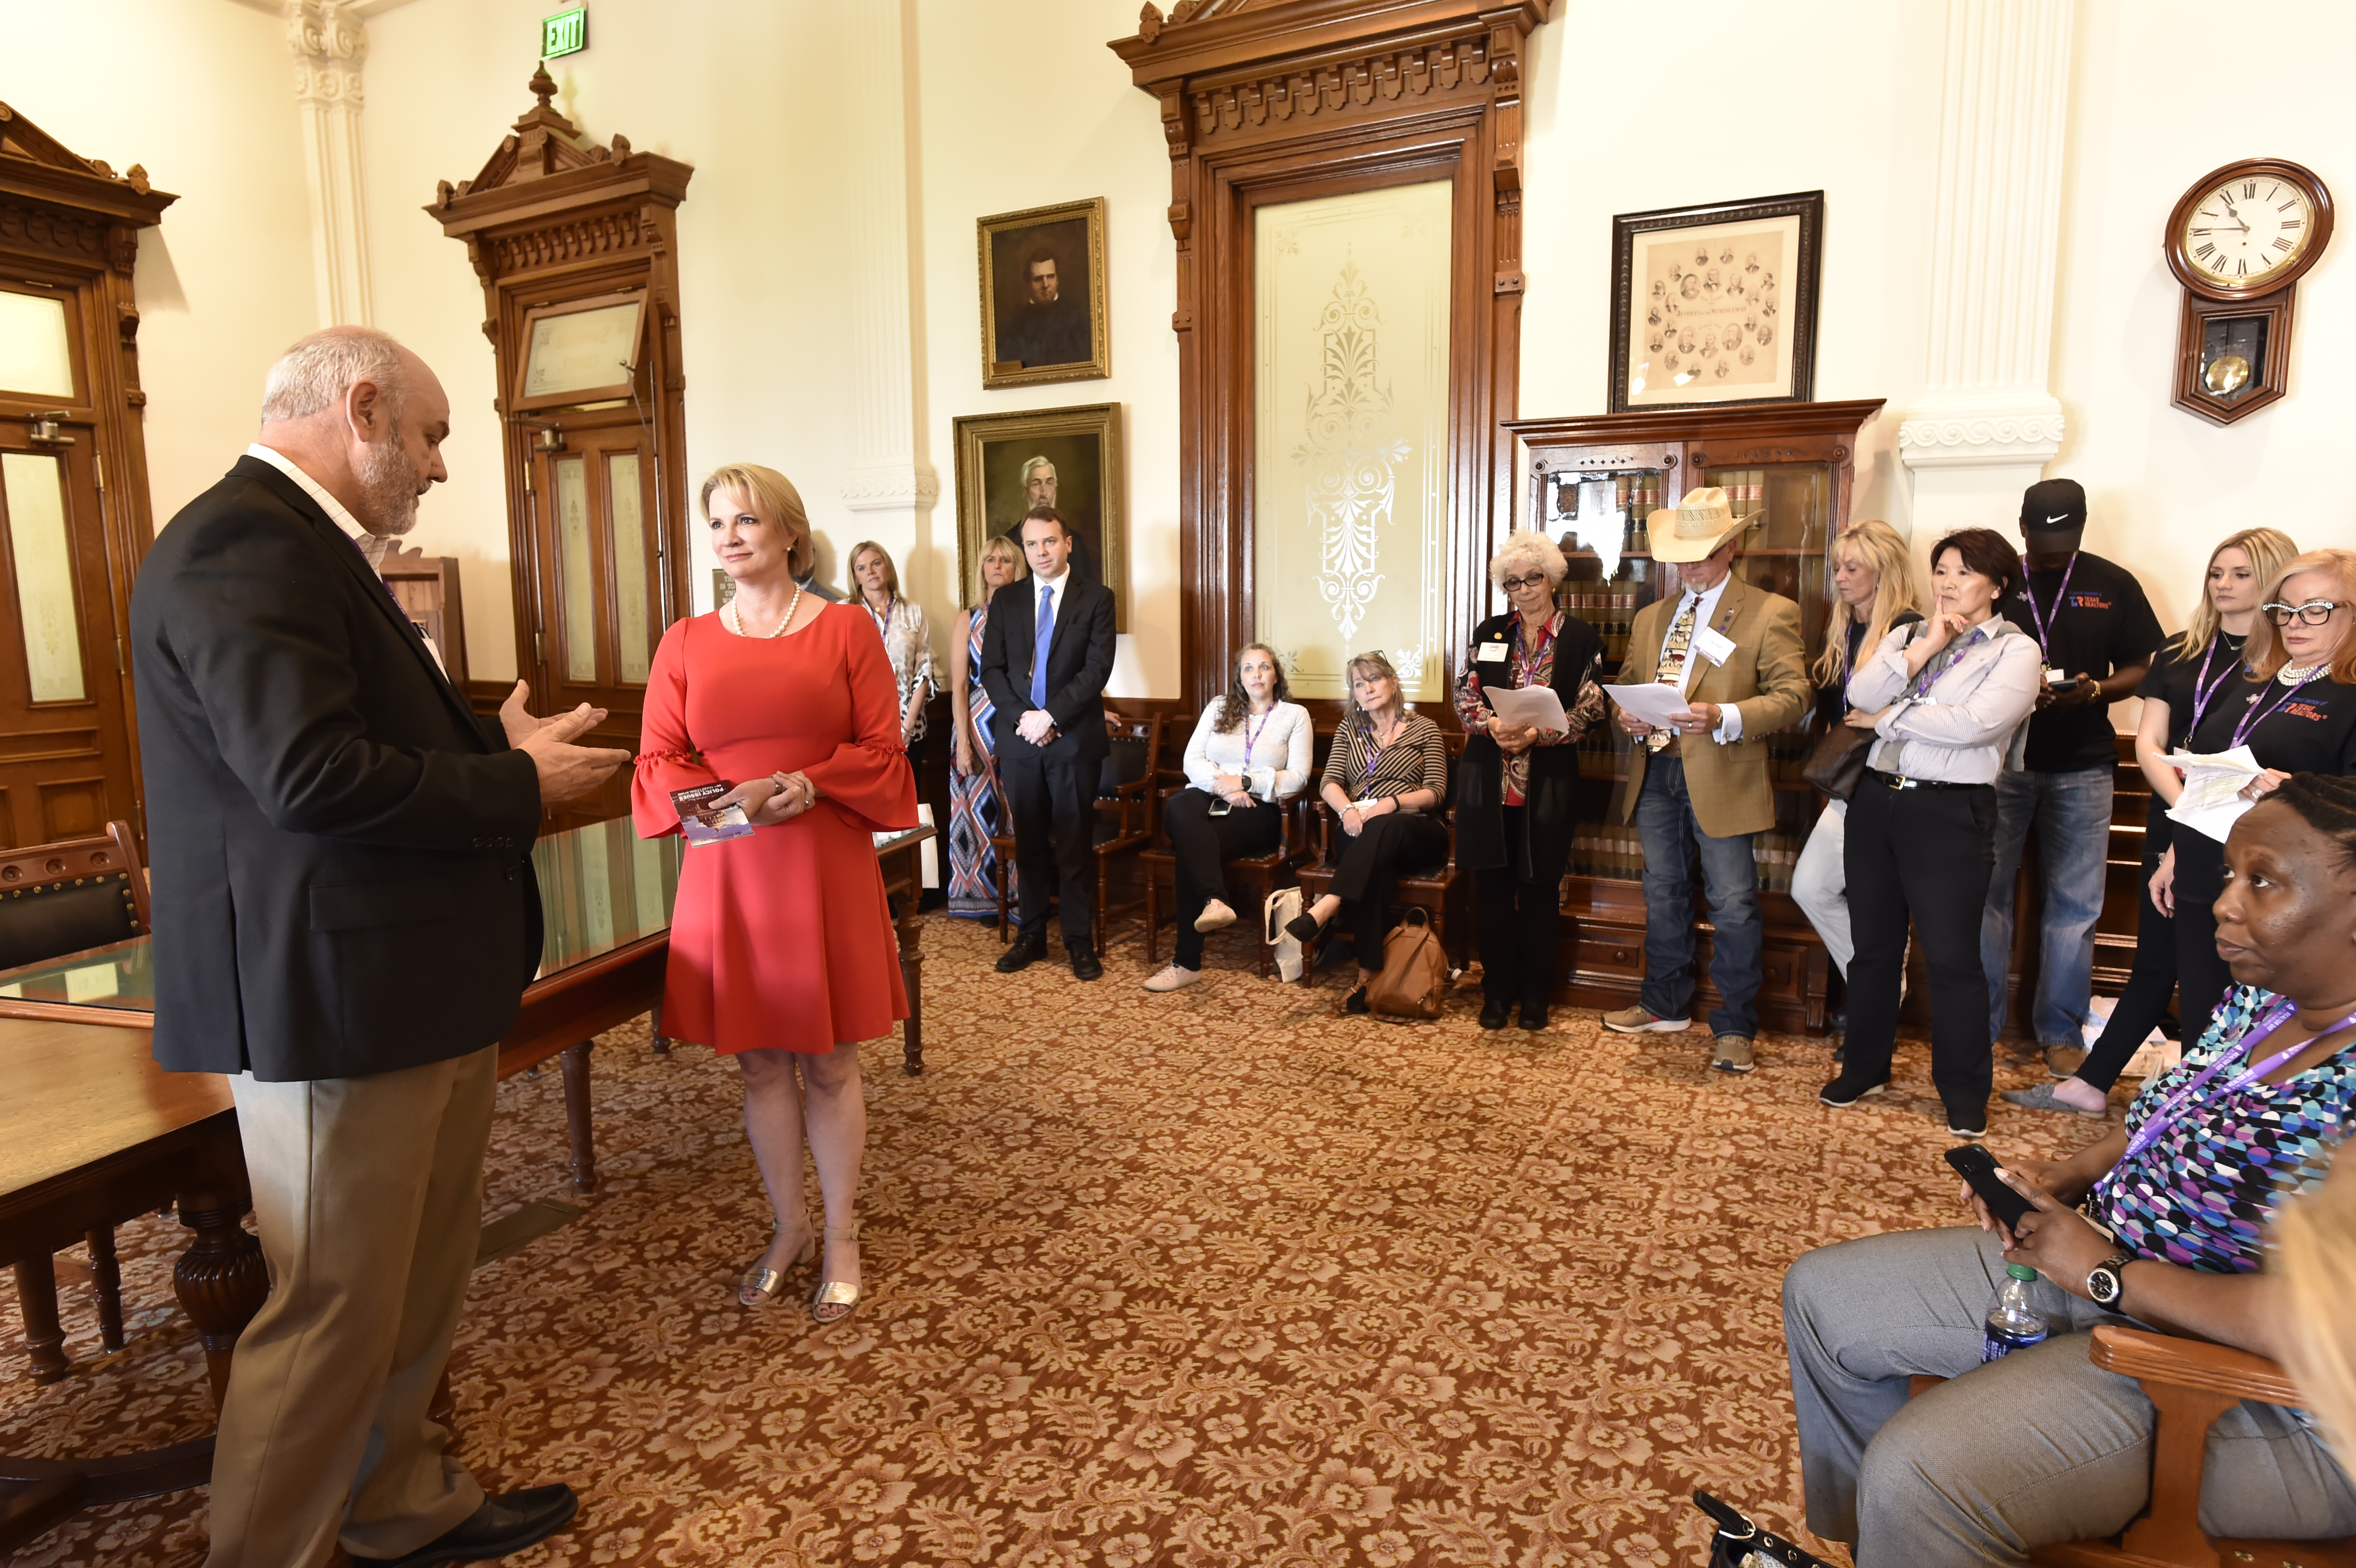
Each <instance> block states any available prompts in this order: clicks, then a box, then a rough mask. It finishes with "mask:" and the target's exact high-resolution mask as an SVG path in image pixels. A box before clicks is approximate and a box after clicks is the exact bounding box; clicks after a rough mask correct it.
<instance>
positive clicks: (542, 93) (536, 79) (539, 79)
mask: <svg viewBox="0 0 2356 1568" xmlns="http://www.w3.org/2000/svg"><path fill="white" fill-rule="evenodd" d="M531 95H532V96H533V97H534V98H537V99H539V100H540V106H541V108H542V109H546V108H547V107H548V101H549V100H550V99H552V98H554V97H555V96H556V79H555V78H553V77H552V76H550V75H549V74H548V67H547V66H546V65H545V64H542V65H536V66H534V67H532V68H531Z"/></svg>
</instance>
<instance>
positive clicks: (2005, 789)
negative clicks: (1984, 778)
mask: <svg viewBox="0 0 2356 1568" xmlns="http://www.w3.org/2000/svg"><path fill="white" fill-rule="evenodd" d="M2114 772H2115V770H2114V769H2113V768H2111V767H2110V766H2109V765H2108V764H2105V765H2104V766H2102V767H2099V768H2082V769H2079V770H2076V771H2074V772H2071V773H2028V772H2023V773H2003V774H1999V775H1998V776H1997V781H1996V808H1997V824H1996V870H1995V874H1994V875H1992V876H1991V877H1989V879H1988V891H1987V906H1986V907H1985V908H1983V909H1982V910H1981V912H1980V966H1981V967H1982V968H1984V969H1986V970H1987V984H1988V1038H1989V1039H1990V1040H1995V1039H1997V1038H1998V1037H2000V1036H2001V1035H2002V1034H2003V1033H2004V1013H2005V1007H2004V990H2005V974H2006V971H2007V970H2008V969H2009V968H2010V966H2011V964H2012V884H2013V880H2014V879H2015V878H2016V877H2017V876H2018V875H2019V870H2020V846H2021V842H2022V840H2024V839H2026V838H2027V837H2029V824H2030V823H2031V822H2034V823H2036V824H2037V844H2038V853H2039V857H2040V860H2041V861H2042V864H2043V866H2044V872H2045V929H2044V931H2043V932H2042V933H2040V942H2039V948H2040V957H2039V963H2038V968H2037V997H2036V1000H2035V1002H2034V1003H2033V1004H2032V1005H2031V1007H2030V1008H2029V1020H2028V1021H2029V1026H2030V1027H2029V1029H2028V1030H2027V1031H2026V1032H2027V1033H2029V1035H2030V1036H2031V1037H2032V1038H2033V1039H2035V1040H2036V1041H2037V1043H2038V1044H2039V1045H2040V1046H2047V1045H2083V1044H2084V1043H2085V1039H2084V1035H2083V1030H2084V1028H2085V1022H2086V1018H2087V1002H2088V999H2089V998H2090V997H2091V996H2092V995H2093V993H2094V922H2095V920H2096V918H2097V917H2099V916H2100V915H2101V914H2102V912H2103V868H2104V863H2105V862H2106V861H2107V860H2108V859H2109V854H2110V847H2111V780H2112V774H2113V773H2114Z"/></svg>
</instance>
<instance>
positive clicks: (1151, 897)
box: [1138, 784, 1317, 980]
mask: <svg viewBox="0 0 2356 1568" xmlns="http://www.w3.org/2000/svg"><path fill="white" fill-rule="evenodd" d="M1185 787H1186V786H1185V785H1183V784H1171V785H1169V786H1167V787H1165V788H1164V789H1163V790H1162V792H1161V795H1160V800H1161V803H1162V805H1164V806H1167V805H1169V804H1170V801H1171V799H1172V797H1173V796H1174V795H1177V793H1178V792H1179V791H1180V790H1182V789H1183V788H1185ZM1316 807H1317V803H1316V802H1315V801H1314V800H1312V799H1311V798H1310V792H1309V791H1308V790H1305V789H1304V790H1302V791H1301V793H1300V794H1299V795H1294V796H1293V797H1292V798H1291V799H1290V800H1289V801H1286V802H1285V803H1284V805H1281V806H1280V807H1278V809H1279V810H1280V811H1282V812H1283V813H1284V837H1283V840H1282V841H1281V842H1280V843H1279V844H1278V845H1277V847H1276V848H1273V849H1270V850H1269V851H1268V853H1266V854H1265V855H1247V856H1244V857H1243V858H1242V859H1235V860H1222V861H1221V862H1219V866H1220V869H1221V870H1223V871H1224V872H1226V879H1227V886H1228V887H1229V889H1230V890H1234V889H1242V890H1246V891H1248V899H1247V900H1246V901H1245V902H1244V903H1243V904H1242V905H1241V906H1240V907H1239V908H1237V911H1236V914H1237V917H1238V918H1237V921H1236V924H1235V929H1236V930H1237V931H1249V932H1250V933H1252V946H1253V947H1254V948H1255V949H1257V950H1258V952H1257V956H1258V963H1259V977H1260V978H1261V979H1263V980H1265V979H1267V978H1268V976H1269V970H1270V969H1272V968H1273V967H1274V966H1275V959H1274V955H1273V949H1271V948H1270V947H1269V944H1268V943H1267V941H1266V940H1265V938H1266V935H1267V933H1265V932H1262V931H1261V930H1260V929H1259V912H1260V911H1261V910H1262V909H1263V908H1265V907H1266V906H1267V903H1268V900H1269V896H1270V895H1271V894H1273V893H1274V892H1275V891H1276V890H1277V889H1279V888H1284V887H1290V886H1291V885H1292V884H1293V883H1294V882H1295V881H1297V880H1300V874H1301V867H1302V866H1303V865H1304V864H1306V863H1307V862H1308V861H1310V860H1311V859H1314V858H1315V857H1316V854H1317V841H1316V836H1317V830H1316V826H1315V821H1314V813H1315V811H1316ZM1254 809H1256V810H1257V809H1261V808H1258V807H1255V808H1254ZM1138 868H1139V875H1141V876H1142V877H1143V878H1144V879H1145V961H1146V963H1147V964H1149V965H1151V964H1155V963H1158V962H1160V960H1161V957H1162V944H1161V934H1162V883H1163V882H1164V881H1165V880H1167V881H1168V883H1169V885H1170V891H1171V896H1172V898H1173V900H1174V899H1175V898H1176V896H1177V891H1178V857H1177V856H1176V854H1174V853H1173V851H1172V850H1171V848H1170V834H1169V831H1168V829H1167V827H1166V826H1159V827H1156V829H1155V831H1154V836H1153V848H1150V849H1148V850H1146V851H1145V852H1144V853H1143V854H1141V855H1140V856H1139V857H1138Z"/></svg>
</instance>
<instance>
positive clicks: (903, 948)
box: [900, 909, 925, 1078]
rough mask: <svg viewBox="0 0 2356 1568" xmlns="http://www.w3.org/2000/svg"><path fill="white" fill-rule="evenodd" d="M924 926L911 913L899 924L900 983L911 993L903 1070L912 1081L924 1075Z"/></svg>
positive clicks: (903, 1033) (903, 1041)
mask: <svg viewBox="0 0 2356 1568" xmlns="http://www.w3.org/2000/svg"><path fill="white" fill-rule="evenodd" d="M924 931H925V928H924V926H923V925H922V924H921V923H919V922H918V921H917V919H916V912H915V911H914V910H913V909H912V910H910V911H909V912H908V913H907V914H906V915H905V916H903V917H902V919H901V921H900V983H901V985H902V986H904V987H906V989H907V992H908V1017H907V1020H906V1022H905V1023H904V1024H903V1025H902V1026H901V1031H900V1037H901V1049H900V1068H901V1071H902V1072H905V1073H906V1074H907V1075H908V1076H909V1077H911V1078H920V1077H922V1076H924V1072H925V950H924V946H923V942H924Z"/></svg>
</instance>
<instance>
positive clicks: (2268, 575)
mask: <svg viewBox="0 0 2356 1568" xmlns="http://www.w3.org/2000/svg"><path fill="white" fill-rule="evenodd" d="M2297 553H2298V546H2297V544H2296V543H2294V542H2293V541H2292V539H2291V538H2290V536H2289V535H2288V534H2286V533H2283V532H2281V531H2280V530H2278V529H2276V528H2244V529H2243V530H2242V531H2241V532H2239V533H2237V534H2233V535H2229V536H2228V537H2227V538H2226V539H2224V541H2223V542H2222V543H2221V544H2219V545H2218V546H2217V548H2216V549H2213V550H2211V552H2210V554H2209V570H2208V572H2207V573H2206V575H2205V576H2204V578H2203V580H2202V582H2201V608H2200V609H2198V610H2196V611H2194V612H2193V613H2192V624H2190V626H2188V627H2186V628H2185V630H2184V633H2183V635H2181V636H2178V637H2174V638H2171V639H2170V640H2169V642H2168V644H2167V645H2165V646H2163V647H2162V648H2161V649H2160V650H2159V652H2158V654H2156V655H2154V656H2152V661H2151V669H2150V671H2149V673H2147V675H2145V677H2143V685H2141V686H2140V687H2138V688H2136V696H2138V697H2140V698H2142V699H2143V716H2142V719H2141V720H2139V721H2138V723H2137V724H2136V741H2135V750H2136V765H2137V766H2138V767H2140V768H2142V769H2143V776H2144V777H2145V778H2147V779H2148V780H2150V781H2151V804H2150V806H2149V808H2148V812H2147V816H2146V818H2145V822H2144V830H2143V880H2144V883H2145V893H2144V896H2143V898H2142V899H2141V900H2140V901H2139V903H2140V906H2141V907H2139V908H2138V909H2137V910H2136V955H2135V968H2134V969H2133V970H2132V971H2131V972H2130V973H2129V974H2128V976H2127V984H2126V990H2124V991H2122V992H2120V993H2119V999H2118V1002H2117V1004H2116V1005H2115V1006H2114V1007H2113V1008H2111V1017H2110V1021H2109V1022H2108V1023H2107V1024H2105V1025H2104V1028H2103V1038H2102V1039H2100V1040H2096V1041H2095V1042H2094V1049H2093V1050H2091V1051H2088V1052H2087V1053H2086V1060H2085V1061H2083V1062H2081V1063H2080V1064H2079V1067H2078V1071H2077V1072H2076V1073H2075V1074H2074V1075H2073V1076H2072V1077H2068V1078H2064V1079H2062V1080H2061V1082H2059V1083H2040V1084H2038V1085H2037V1086H2036V1087H2034V1088H2031V1089H2008V1090H2006V1091H2005V1092H2004V1097H2005V1098H2006V1099H2008V1100H2009V1101H2011V1102H2012V1103H2013V1104H2016V1105H2026V1106H2028V1107H2029V1109H2030V1110H2032V1111H2063V1112H2070V1111H2074V1112H2076V1113H2077V1114H2078V1115H2082V1116H2085V1117H2088V1118H2090V1119H2094V1120H2100V1119H2101V1118H2103V1117H2105V1116H2107V1115H2110V1110H2111V1085H2112V1084H2114V1083H2117V1082H2118V1081H2119V1074H2120V1072H2123V1071H2124V1070H2125V1069H2126V1064H2127V1062H2128V1061H2130V1060H2132V1059H2133V1058H2134V1056H2135V1053H2136V1047H2138V1046H2140V1045H2141V1044H2143V1042H2144V1040H2146V1039H2147V1037H2148V1036H2149V1035H2150V1034H2151V1031H2152V1029H2153V1026H2155V1025H2157V1024H2158V1022H2159V1020H2160V1018H2161V1015H2163V1014H2165V1013H2166V1012H2167V1011H2168V1004H2169V1002H2171V1001H2173V1000H2175V998H2176V923H2175V922H2174V920H2173V919H2171V918H2170V917H2169V915H2167V914H2166V913H2163V912H2161V910H2160V908H2159V906H2158V905H2157V904H2155V903H2154V902H2153V901H2152V900H2151V893H2150V887H2149V884H2150V882H2151V879H2152V878H2153V876H2154V875H2156V874H2157V873H2158V870H2159V860H2160V857H2161V856H2163V855H2165V854H2166V853H2167V852H2168V847H2169V843H2170V842H2172V840H2173V836H2174V832H2175V828H2176V824H2175V822H2174V821H2173V820H2171V819H2170V818H2169V815H2168V808H2169V806H2171V805H2175V804H2176V796H2177V795H2178V793H2179V791H2181V790H2182V789H2183V788H2184V777H2183V775H2182V774H2180V773H2178V772H2177V771H2176V770H2175V769H2174V768H2173V767H2170V766H2169V762H2168V759H2169V754H2170V753H2171V752H2174V751H2175V750H2176V749H2177V748H2178V747H2179V746H2181V745H2183V744H2184V742H2185V738H2186V737H2187V736H2189V735H2190V734H2191V732H2192V729H2193V726H2194V725H2195V724H2197V723H2199V722H2200V720H2201V719H2203V718H2205V717H2206V716H2207V715H2208V712H2209V710H2210V709H2211V708H2214V707H2215V706H2216V705H2217V699H2219V698H2221V697H2222V696H2223V695H2224V694H2225V692H2226V690H2227V689H2228V688H2231V687H2232V686H2233V681H2234V678H2235V677H2236V675H2237V674H2238V673H2239V672H2240V670H2241V668H2242V658H2243V655H2244V652H2245V650H2246V647H2247V645H2248V642H2249V636H2250V629H2251V627H2252V625H2253V624H2254V623H2255V622H2256V621H2257V618H2258V604H2259V602H2260V601H2261V600H2263V599H2264V598H2265V590H2266V584H2267V583H2269V582H2271V581H2274V579H2275V574H2276V573H2277V572H2279V571H2281V570H2282V569H2283V566H2284V565H2285V563H2286V562H2287V561H2288V560H2290V559H2291V557H2293V556H2295V555H2297Z"/></svg>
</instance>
